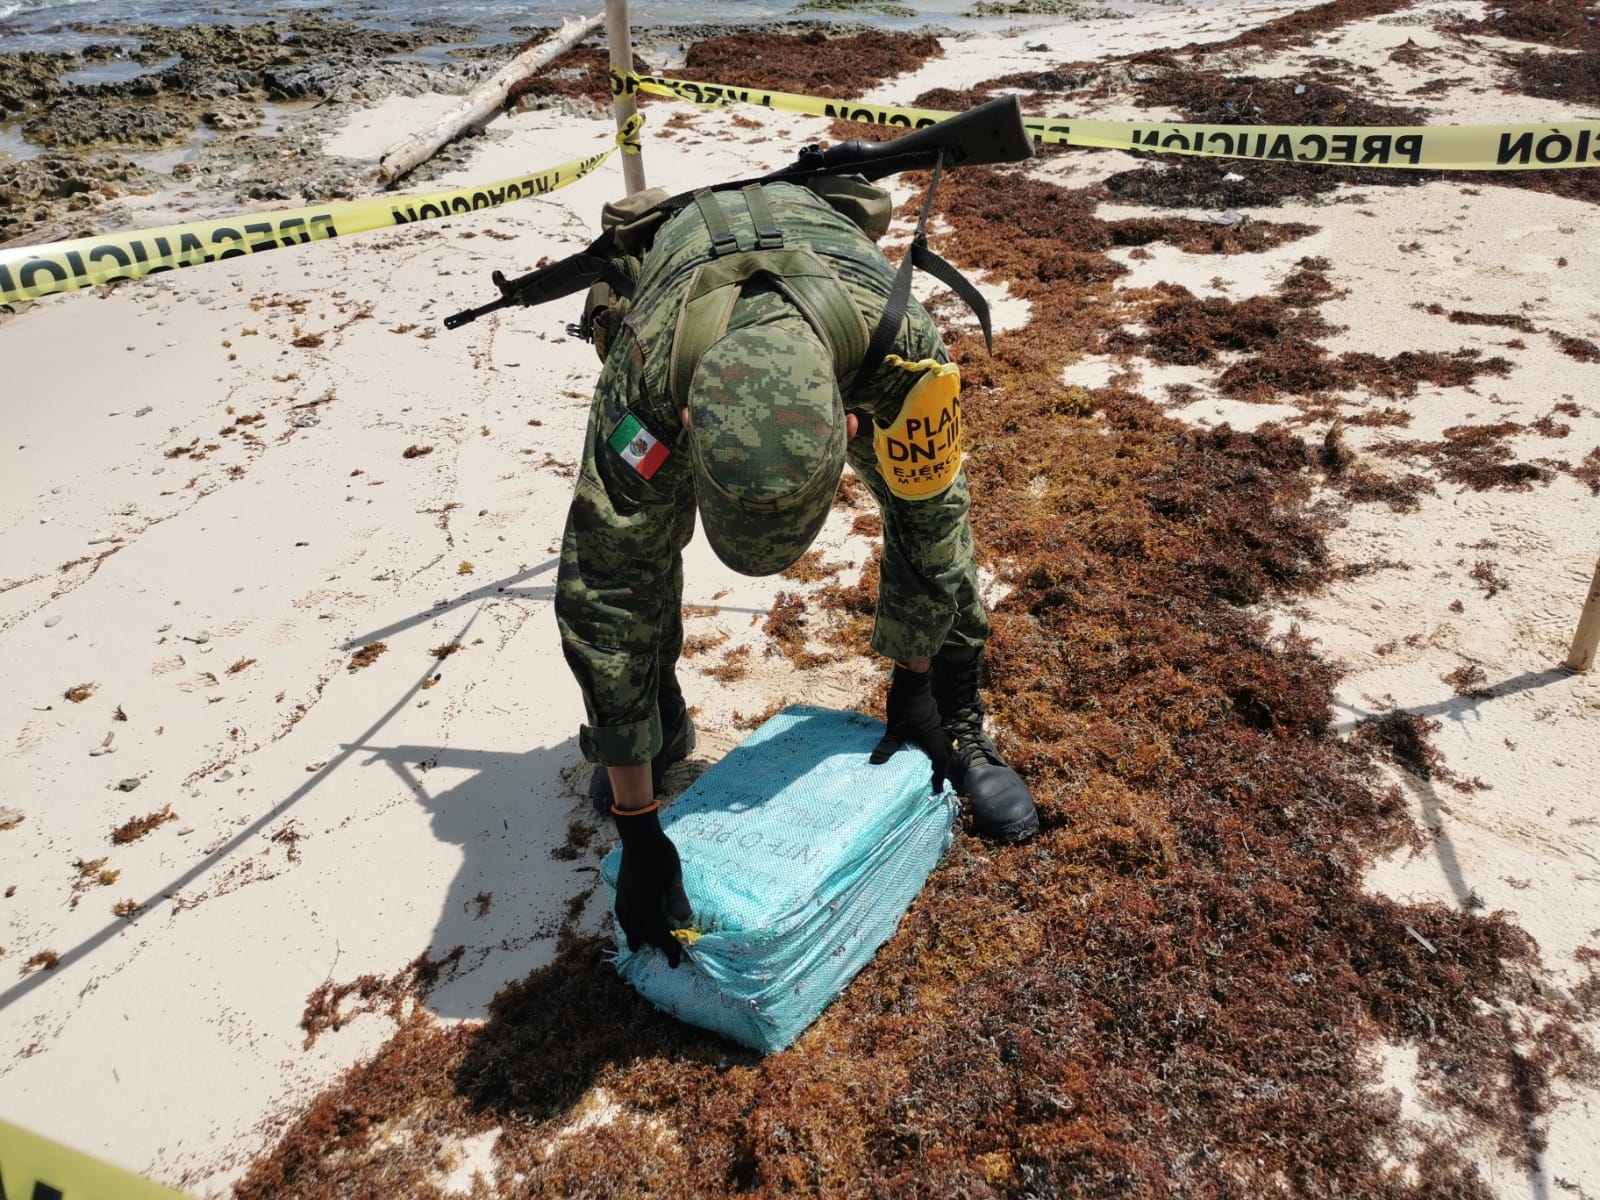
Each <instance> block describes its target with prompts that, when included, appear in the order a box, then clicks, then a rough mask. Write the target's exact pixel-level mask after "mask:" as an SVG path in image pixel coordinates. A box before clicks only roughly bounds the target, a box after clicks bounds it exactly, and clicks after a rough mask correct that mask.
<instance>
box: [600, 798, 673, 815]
mask: <svg viewBox="0 0 1600 1200" xmlns="http://www.w3.org/2000/svg"><path fill="white" fill-rule="evenodd" d="M660 807H661V801H659V800H652V801H650V803H649V804H647V805H645V806H644V807H643V808H618V807H617V806H616V805H615V804H612V806H611V815H612V816H614V817H643V816H646V815H648V814H650V813H653V812H655V811H656V809H658V808H660Z"/></svg>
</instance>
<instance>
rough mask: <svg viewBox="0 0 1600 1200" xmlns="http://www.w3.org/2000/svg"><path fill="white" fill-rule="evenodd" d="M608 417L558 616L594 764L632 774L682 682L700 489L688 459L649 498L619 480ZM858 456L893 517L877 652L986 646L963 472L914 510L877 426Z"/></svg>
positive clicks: (570, 545) (655, 740)
mask: <svg viewBox="0 0 1600 1200" xmlns="http://www.w3.org/2000/svg"><path fill="white" fill-rule="evenodd" d="M608 366H609V364H608ZM607 420H608V417H607V411H606V410H605V408H604V405H603V402H602V400H601V399H600V396H599V395H597V397H596V403H595V406H594V409H593V410H592V411H591V413H590V420H589V429H588V433H587V437H586V439H585V445H584V461H583V468H582V470H581V471H580V472H579V477H578V483H577V487H576V489H575V492H574V495H573V500H572V507H571V509H570V510H569V512H568V516H567V526H566V533H565V535H564V538H563V541H562V547H561V566H560V570H559V573H558V576H557V583H556V620H557V624H558V625H559V627H560V631H561V639H562V650H563V653H564V654H565V656H566V660H567V663H568V665H569V666H570V667H571V669H572V672H573V674H574V676H575V677H576V678H577V680H578V684H579V686H580V688H581V689H582V691H583V696H584V703H585V707H586V710H587V713H586V715H587V721H586V723H585V724H584V726H583V728H582V729H581V731H580V734H579V744H580V746H581V748H582V750H583V754H584V757H585V758H587V759H588V760H589V761H590V762H597V763H602V764H604V765H607V766H628V765H636V764H640V763H646V762H649V761H650V759H651V758H652V757H654V756H655V754H656V753H657V752H658V751H659V750H660V748H661V744H662V730H661V717H660V713H659V711H658V705H657V693H658V690H659V689H661V688H663V687H667V688H672V687H675V686H676V683H675V681H674V677H673V670H674V667H675V665H676V663H677V661H678V657H679V655H680V654H681V652H682V649H683V613H682V600H683V557H682V552H683V548H684V547H685V546H686V545H687V544H688V542H689V539H690V538H691V537H692V536H693V533H694V521H695V506H694V489H693V483H692V481H691V479H690V478H689V476H688V472H687V470H686V468H685V467H684V463H685V460H686V459H687V457H688V455H687V454H686V453H683V454H677V455H674V459H675V460H676V461H675V462H674V461H673V460H669V465H668V466H667V467H665V468H663V470H662V473H661V474H659V475H657V476H656V478H655V479H654V480H652V481H651V486H649V487H648V488H645V487H643V485H639V484H637V483H636V481H634V480H631V479H629V478H628V477H626V476H624V475H620V474H619V473H618V472H617V471H616V469H615V463H614V462H613V461H611V460H613V459H615V457H616V456H615V455H611V456H609V459H608V458H604V457H599V458H597V455H603V454H604V448H605V428H606V423H607ZM848 455H849V461H850V464H851V466H852V467H853V468H854V470H855V471H856V473H857V475H858V476H859V477H860V478H861V480H862V482H863V483H865V484H866V486H867V489H868V490H869V491H870V492H871V493H872V496H873V498H874V499H875V500H876V501H877V504H878V508H879V511H880V513H881V514H882V517H883V554H882V568H881V573H880V582H879V591H878V606H877V615H876V619H875V622H874V625H873V631H872V647H873V649H874V650H876V651H878V652H879V653H880V654H883V655H885V656H886V657H888V658H891V659H896V660H900V661H907V660H913V659H923V658H931V657H933V655H934V654H935V653H936V652H938V651H939V650H940V649H941V648H945V647H949V648H952V649H955V648H962V649H971V650H974V651H975V650H977V649H979V648H981V647H982V645H983V643H984V641H985V640H986V639H987V637H988V633H989V622H988V617H987V615H986V614H985V612H984V608H983V600H982V597H981V596H980V594H979V591H978V579H977V571H976V566H975V563H974V559H973V547H972V530H971V527H970V525H969V523H968V519H967V512H968V508H969V506H970V496H969V493H968V489H967V482H966V476H965V473H962V474H961V475H959V476H958V477H957V478H956V480H955V482H954V483H953V484H952V485H951V486H950V487H949V488H948V489H947V490H946V491H945V492H944V493H943V494H942V495H940V496H938V497H936V498H933V499H928V500H919V501H915V502H912V501H906V500H902V499H900V498H898V497H896V496H894V495H893V494H892V493H891V492H890V491H889V489H888V487H887V485H886V484H885V483H884V480H883V477H882V475H881V473H880V472H879V470H878V464H877V460H876V457H875V455H874V452H873V446H872V433H871V428H870V423H863V428H862V429H861V431H860V432H859V433H858V434H857V436H856V437H855V438H854V439H852V441H851V442H850V444H849V447H848ZM680 470H681V478H680V477H679V472H680Z"/></svg>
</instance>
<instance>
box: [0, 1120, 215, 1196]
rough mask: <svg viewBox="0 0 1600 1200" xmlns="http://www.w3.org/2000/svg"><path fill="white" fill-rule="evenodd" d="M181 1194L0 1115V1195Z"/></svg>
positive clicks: (181, 1194)
mask: <svg viewBox="0 0 1600 1200" xmlns="http://www.w3.org/2000/svg"><path fill="white" fill-rule="evenodd" d="M6 1197H13V1198H14V1200H184V1195H183V1193H182V1192H178V1191H174V1190H173V1189H172V1188H169V1187H163V1186H161V1184H159V1183H152V1182H151V1181H150V1180H148V1179H144V1178H142V1177H140V1176H138V1175H135V1174H133V1173H132V1172H130V1171H124V1170H123V1169H122V1168H120V1167H113V1166H111V1165H110V1164H109V1163H103V1162H101V1161H100V1160H99V1159H94V1158H90V1157H89V1156H88V1155H86V1154H79V1153H78V1152H77V1151H76V1150H69V1149H67V1148H66V1147H65V1146H62V1145H58V1144H57V1143H55V1142H52V1141H50V1140H48V1139H47V1138H42V1137H40V1136H38V1135H37V1134H33V1133H28V1132H26V1131H25V1130H22V1129H18V1128H17V1127H16V1126H15V1125H11V1124H8V1123H6V1122H5V1121H0V1200H5V1198H6Z"/></svg>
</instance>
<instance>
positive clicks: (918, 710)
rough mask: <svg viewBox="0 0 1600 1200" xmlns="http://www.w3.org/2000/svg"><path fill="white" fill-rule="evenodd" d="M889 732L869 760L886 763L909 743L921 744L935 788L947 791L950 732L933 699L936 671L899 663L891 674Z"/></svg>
mask: <svg viewBox="0 0 1600 1200" xmlns="http://www.w3.org/2000/svg"><path fill="white" fill-rule="evenodd" d="M887 708H888V716H889V731H888V732H887V733H885V734H884V735H883V740H882V741H881V742H879V743H878V744H877V746H876V747H874V748H873V751H872V757H871V758H870V759H868V761H869V762H871V763H873V764H874V765H876V764H879V763H886V762H888V761H889V759H890V758H891V757H892V756H893V755H894V752H895V751H896V750H898V749H900V747H901V746H904V745H905V744H906V743H907V742H910V743H911V744H912V745H914V746H916V747H918V748H919V749H920V750H921V751H922V752H923V753H924V754H926V755H927V756H928V758H929V760H930V761H931V762H932V763H933V785H932V786H933V790H934V791H936V792H939V791H943V790H944V783H945V780H946V779H947V778H948V777H949V775H950V735H949V734H948V733H946V732H945V731H944V726H943V725H942V724H941V723H940V721H939V706H938V705H937V704H935V703H934V700H933V673H932V672H931V671H913V670H911V669H910V668H908V667H901V666H896V667H895V669H894V672H893V674H891V675H890V677H889V701H888V705H887Z"/></svg>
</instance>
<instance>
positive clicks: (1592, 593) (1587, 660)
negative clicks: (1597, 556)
mask: <svg viewBox="0 0 1600 1200" xmlns="http://www.w3.org/2000/svg"><path fill="white" fill-rule="evenodd" d="M1597 645H1600V562H1597V563H1595V566H1594V580H1593V581H1592V582H1591V583H1590V584H1589V598H1588V599H1587V600H1585V601H1584V602H1583V615H1582V616H1580V617H1579V618H1578V632H1577V633H1575V634H1574V635H1573V637H1572V650H1571V651H1570V652H1569V653H1568V654H1567V661H1566V663H1565V664H1564V665H1565V666H1566V668H1567V670H1569V671H1587V670H1588V669H1589V668H1590V667H1592V666H1593V665H1594V651H1595V647H1596V646H1597Z"/></svg>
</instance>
